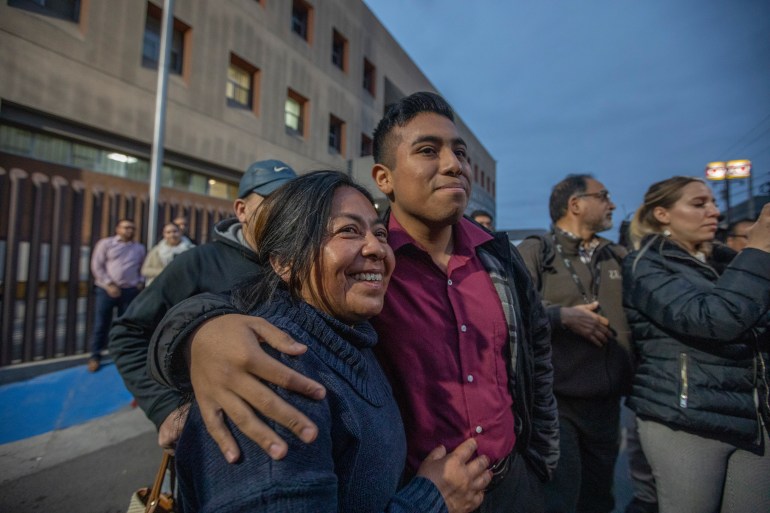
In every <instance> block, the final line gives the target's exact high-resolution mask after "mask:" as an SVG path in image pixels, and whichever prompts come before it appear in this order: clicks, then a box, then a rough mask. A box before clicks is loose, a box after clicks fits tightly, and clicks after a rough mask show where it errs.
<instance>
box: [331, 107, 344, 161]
mask: <svg viewBox="0 0 770 513" xmlns="http://www.w3.org/2000/svg"><path fill="white" fill-rule="evenodd" d="M329 151H331V152H332V153H339V154H340V155H344V154H345V122H344V121H342V120H341V119H340V118H338V117H337V116H335V115H334V114H330V115H329Z"/></svg>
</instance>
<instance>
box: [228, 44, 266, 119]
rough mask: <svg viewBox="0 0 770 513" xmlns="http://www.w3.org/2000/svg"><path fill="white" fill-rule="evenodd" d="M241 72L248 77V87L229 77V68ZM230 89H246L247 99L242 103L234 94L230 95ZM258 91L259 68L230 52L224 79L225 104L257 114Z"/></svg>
mask: <svg viewBox="0 0 770 513" xmlns="http://www.w3.org/2000/svg"><path fill="white" fill-rule="evenodd" d="M233 68H235V70H237V71H239V72H241V73H242V74H243V75H244V76H246V77H248V81H249V84H248V87H247V88H244V87H243V86H242V85H241V84H239V83H237V81H235V80H233V79H232V77H231V70H232V69H233ZM231 89H232V90H233V91H246V97H247V98H248V101H247V102H246V103H243V102H241V101H239V100H238V99H237V98H235V97H234V96H235V95H234V94H233V95H231ZM259 92H260V70H259V68H257V67H256V66H254V65H253V64H251V63H250V62H248V61H246V60H245V59H243V58H241V57H239V56H238V55H236V54H235V53H232V52H231V53H230V61H229V62H228V64H227V79H226V81H225V98H226V101H227V106H228V107H232V108H235V109H243V110H250V111H251V112H253V113H254V115H256V116H258V115H259Z"/></svg>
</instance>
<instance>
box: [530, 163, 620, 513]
mask: <svg viewBox="0 0 770 513" xmlns="http://www.w3.org/2000/svg"><path fill="white" fill-rule="evenodd" d="M549 210H550V214H551V219H552V221H553V226H552V228H551V231H550V232H549V233H548V234H546V235H543V236H537V237H531V238H528V239H526V240H524V241H523V242H522V243H521V245H519V251H520V252H521V255H522V256H523V257H524V261H525V263H526V265H527V268H528V269H529V271H530V273H531V274H532V276H533V278H534V281H535V286H536V288H537V289H538V290H539V292H540V294H541V296H542V298H543V303H544V305H545V307H546V310H547V312H548V316H549V319H550V322H551V329H552V344H553V356H552V361H553V366H554V395H555V396H556V400H557V404H558V409H559V422H560V427H559V430H560V435H561V441H560V451H561V456H560V458H559V463H558V466H557V468H556V472H555V474H554V478H553V481H551V482H550V483H548V484H547V485H546V511H547V512H564V513H571V512H591V513H603V512H606V513H609V512H610V511H612V510H613V509H614V498H613V495H612V483H613V476H614V468H615V460H616V459H617V455H618V450H619V441H620V437H619V433H620V398H621V395H622V394H624V393H626V392H627V390H628V388H629V387H630V381H631V374H632V373H631V356H630V341H629V332H628V325H627V323H626V319H625V314H624V312H623V302H622V295H623V289H622V282H621V261H622V259H623V257H625V255H626V250H625V249H624V248H623V247H622V246H619V245H616V244H614V243H612V242H611V241H609V240H607V239H605V238H603V237H599V236H598V235H597V233H599V232H603V231H605V230H608V229H610V228H611V227H612V213H613V211H614V210H615V205H614V204H613V203H612V200H611V199H610V194H609V192H608V191H607V189H606V188H605V187H604V185H603V184H602V183H601V182H599V181H598V180H596V179H594V178H593V177H592V176H591V175H569V176H567V177H566V178H565V179H564V180H562V181H561V182H559V183H558V184H556V186H554V188H553V190H552V192H551V198H550V203H549Z"/></svg>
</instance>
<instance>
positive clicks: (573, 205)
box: [567, 196, 583, 215]
mask: <svg viewBox="0 0 770 513" xmlns="http://www.w3.org/2000/svg"><path fill="white" fill-rule="evenodd" d="M567 210H568V211H569V212H570V213H571V214H572V215H579V214H580V212H581V211H582V210H583V206H582V205H581V204H580V198H578V197H577V196H570V198H569V200H567Z"/></svg>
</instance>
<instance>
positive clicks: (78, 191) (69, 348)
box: [64, 181, 98, 355]
mask: <svg viewBox="0 0 770 513" xmlns="http://www.w3.org/2000/svg"><path fill="white" fill-rule="evenodd" d="M84 189H85V187H84V185H83V183H82V182H79V181H75V182H72V201H71V215H72V231H71V232H70V237H69V246H70V261H69V271H68V273H67V274H68V277H69V281H68V282H67V327H66V330H65V336H64V354H66V355H73V354H77V349H78V347H77V334H78V321H79V319H78V298H79V297H80V252H81V247H82V246H83V217H84V213H83V210H84V208H85V193H84ZM91 215H92V216H96V215H98V212H97V210H96V209H95V208H94V209H92V210H91ZM86 294H88V290H86ZM86 333H88V332H87V331H86Z"/></svg>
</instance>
